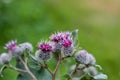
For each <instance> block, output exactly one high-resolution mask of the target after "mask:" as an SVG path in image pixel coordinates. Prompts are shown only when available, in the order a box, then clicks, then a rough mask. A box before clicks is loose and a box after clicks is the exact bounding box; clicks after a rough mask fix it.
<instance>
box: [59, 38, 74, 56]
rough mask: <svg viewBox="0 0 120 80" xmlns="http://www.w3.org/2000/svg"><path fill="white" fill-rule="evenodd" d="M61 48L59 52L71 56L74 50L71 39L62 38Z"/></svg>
mask: <svg viewBox="0 0 120 80" xmlns="http://www.w3.org/2000/svg"><path fill="white" fill-rule="evenodd" d="M62 46H63V47H62V49H61V53H62V54H63V55H64V56H71V55H72V54H73V52H74V46H73V43H72V40H71V39H68V40H64V41H63V42H62Z"/></svg>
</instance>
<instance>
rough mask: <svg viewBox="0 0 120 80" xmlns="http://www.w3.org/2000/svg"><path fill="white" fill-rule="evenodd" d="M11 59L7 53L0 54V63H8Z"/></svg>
mask: <svg viewBox="0 0 120 80" xmlns="http://www.w3.org/2000/svg"><path fill="white" fill-rule="evenodd" d="M11 59H12V56H11V55H10V54H7V53H2V54H1V56H0V60H1V64H8V63H9V62H10V61H11Z"/></svg>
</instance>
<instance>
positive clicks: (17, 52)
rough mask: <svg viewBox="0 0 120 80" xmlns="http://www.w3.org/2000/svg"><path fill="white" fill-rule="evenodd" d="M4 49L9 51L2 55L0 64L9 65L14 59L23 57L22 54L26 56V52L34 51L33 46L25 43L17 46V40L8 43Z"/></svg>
mask: <svg viewBox="0 0 120 80" xmlns="http://www.w3.org/2000/svg"><path fill="white" fill-rule="evenodd" d="M4 48H5V49H7V50H8V52H7V53H2V54H1V56H0V64H6V63H9V62H10V61H11V59H12V58H13V57H16V58H17V57H19V56H21V55H22V54H24V52H25V51H26V50H28V51H29V52H32V50H33V47H32V44H30V43H28V42H25V43H22V44H19V45H17V41H16V40H15V41H14V40H11V41H9V42H8V43H6V44H5V47H4Z"/></svg>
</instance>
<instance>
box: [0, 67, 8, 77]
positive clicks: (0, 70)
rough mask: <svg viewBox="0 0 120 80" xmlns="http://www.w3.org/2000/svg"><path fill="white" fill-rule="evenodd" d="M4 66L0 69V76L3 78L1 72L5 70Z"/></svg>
mask: <svg viewBox="0 0 120 80" xmlns="http://www.w3.org/2000/svg"><path fill="white" fill-rule="evenodd" d="M6 68H7V67H6V65H3V66H2V67H1V69H0V76H1V77H3V75H2V72H3V71H4V70H5V69H6Z"/></svg>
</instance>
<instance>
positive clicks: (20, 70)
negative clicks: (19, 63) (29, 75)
mask: <svg viewBox="0 0 120 80" xmlns="http://www.w3.org/2000/svg"><path fill="white" fill-rule="evenodd" d="M8 68H10V69H13V70H15V71H18V72H27V71H26V70H23V69H19V68H16V67H14V66H12V65H11V64H9V65H8Z"/></svg>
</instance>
